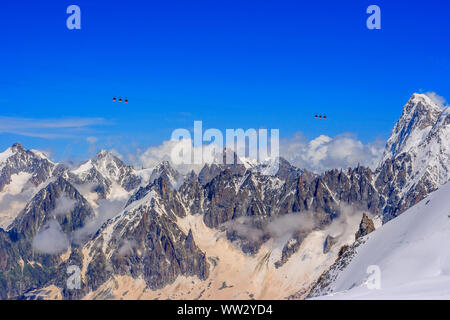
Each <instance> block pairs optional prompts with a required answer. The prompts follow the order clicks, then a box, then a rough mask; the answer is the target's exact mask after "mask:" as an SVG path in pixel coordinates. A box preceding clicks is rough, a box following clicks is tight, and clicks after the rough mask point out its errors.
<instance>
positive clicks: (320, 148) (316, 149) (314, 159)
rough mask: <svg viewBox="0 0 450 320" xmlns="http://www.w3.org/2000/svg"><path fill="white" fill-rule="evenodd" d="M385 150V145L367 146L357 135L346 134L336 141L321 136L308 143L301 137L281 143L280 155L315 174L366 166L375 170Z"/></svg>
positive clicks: (378, 142)
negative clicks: (359, 165) (335, 169)
mask: <svg viewBox="0 0 450 320" xmlns="http://www.w3.org/2000/svg"><path fill="white" fill-rule="evenodd" d="M383 150H384V142H383V141H381V140H376V141H374V142H371V143H367V144H364V143H363V142H361V141H359V140H357V139H356V137H355V136H354V135H350V134H343V135H338V136H336V137H334V138H332V137H329V136H325V135H321V136H319V137H317V138H315V139H313V140H311V141H308V140H307V139H306V138H305V137H304V136H303V135H302V134H301V133H297V134H295V135H294V136H293V137H291V138H285V139H281V141H280V155H281V156H282V157H284V158H285V159H286V160H288V161H289V162H291V163H292V164H293V165H295V166H297V167H299V168H305V169H308V170H310V171H314V172H323V171H325V170H329V169H334V168H338V169H339V168H343V169H346V168H348V167H355V166H356V165H358V163H359V164H361V165H363V166H368V167H372V168H373V167H375V166H376V165H377V164H378V161H379V159H380V158H381V155H382V153H383Z"/></svg>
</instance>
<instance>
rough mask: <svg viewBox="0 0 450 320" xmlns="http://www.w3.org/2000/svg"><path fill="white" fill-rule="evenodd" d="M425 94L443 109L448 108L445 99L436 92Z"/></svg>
mask: <svg viewBox="0 0 450 320" xmlns="http://www.w3.org/2000/svg"><path fill="white" fill-rule="evenodd" d="M425 94H426V95H427V96H428V97H429V98H430V99H431V100H433V101H434V103H436V104H437V105H438V106H440V107H441V108H442V107H446V106H447V101H446V100H445V98H444V97H443V96H440V95H438V94H437V93H436V92H433V91H430V92H425Z"/></svg>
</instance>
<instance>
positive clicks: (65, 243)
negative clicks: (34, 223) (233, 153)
mask: <svg viewBox="0 0 450 320" xmlns="http://www.w3.org/2000/svg"><path fill="white" fill-rule="evenodd" d="M69 244H70V243H69V239H68V238H67V236H66V234H64V232H62V230H61V226H60V225H59V223H58V222H57V221H56V220H50V221H49V222H47V224H46V225H45V226H43V227H42V228H41V230H39V233H38V234H37V235H36V236H35V237H34V239H33V248H34V249H35V250H36V251H38V252H42V253H48V254H58V253H61V252H64V251H65V250H67V248H68V247H69Z"/></svg>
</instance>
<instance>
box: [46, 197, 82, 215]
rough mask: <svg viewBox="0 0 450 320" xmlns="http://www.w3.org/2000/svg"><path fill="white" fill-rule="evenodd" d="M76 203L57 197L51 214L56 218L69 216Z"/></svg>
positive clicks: (66, 198)
mask: <svg viewBox="0 0 450 320" xmlns="http://www.w3.org/2000/svg"><path fill="white" fill-rule="evenodd" d="M76 203H77V202H76V201H75V200H73V199H70V198H68V197H66V196H62V197H59V198H58V199H57V200H56V205H55V209H54V210H53V211H52V214H53V215H54V216H55V217H56V216H60V215H65V214H70V213H71V212H72V211H73V209H74V208H75V205H76Z"/></svg>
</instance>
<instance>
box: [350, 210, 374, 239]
mask: <svg viewBox="0 0 450 320" xmlns="http://www.w3.org/2000/svg"><path fill="white" fill-rule="evenodd" d="M374 230H375V226H374V224H373V221H372V219H370V218H369V217H368V216H367V215H366V214H365V213H363V216H362V219H361V223H360V224H359V229H358V231H357V232H356V234H355V240H358V239H359V238H361V237H364V236H366V235H368V234H369V233H371V232H373V231H374Z"/></svg>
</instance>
